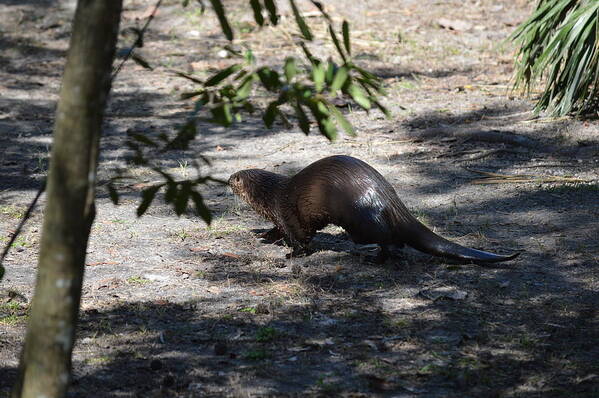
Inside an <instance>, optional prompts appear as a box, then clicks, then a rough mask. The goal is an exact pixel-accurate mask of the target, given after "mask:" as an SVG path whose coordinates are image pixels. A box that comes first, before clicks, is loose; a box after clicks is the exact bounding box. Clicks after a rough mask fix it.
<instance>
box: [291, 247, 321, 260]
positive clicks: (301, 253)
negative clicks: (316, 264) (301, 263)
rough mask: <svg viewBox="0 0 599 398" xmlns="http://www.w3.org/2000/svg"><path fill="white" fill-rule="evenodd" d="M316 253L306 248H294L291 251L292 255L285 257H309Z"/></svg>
mask: <svg viewBox="0 0 599 398" xmlns="http://www.w3.org/2000/svg"><path fill="white" fill-rule="evenodd" d="M312 253H314V250H310V249H308V248H305V247H294V248H293V250H292V251H291V253H287V254H286V255H285V257H286V258H292V257H307V256H309V255H310V254H312Z"/></svg>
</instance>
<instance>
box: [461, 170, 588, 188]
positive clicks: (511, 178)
mask: <svg viewBox="0 0 599 398" xmlns="http://www.w3.org/2000/svg"><path fill="white" fill-rule="evenodd" d="M466 170H468V171H471V172H473V173H478V174H482V175H485V176H486V177H484V178H480V179H478V180H472V181H471V182H472V183H473V184H518V183H531V182H532V183H548V182H566V183H568V182H569V183H576V182H592V181H591V180H585V179H582V178H577V177H561V176H537V175H533V174H514V175H508V174H498V173H491V172H488V171H482V170H473V169H469V168H466Z"/></svg>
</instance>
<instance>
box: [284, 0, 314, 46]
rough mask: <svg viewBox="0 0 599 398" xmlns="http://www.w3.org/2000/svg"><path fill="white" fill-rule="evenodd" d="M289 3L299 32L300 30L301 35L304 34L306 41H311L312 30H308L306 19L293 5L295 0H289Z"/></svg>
mask: <svg viewBox="0 0 599 398" xmlns="http://www.w3.org/2000/svg"><path fill="white" fill-rule="evenodd" d="M289 4H291V9H292V10H293V16H294V17H295V22H296V23H297V26H298V27H299V29H300V32H302V36H304V39H306V40H308V41H312V39H313V36H312V32H310V28H308V25H307V24H306V21H305V20H304V18H303V17H302V16H301V14H300V12H299V10H298V9H297V6H296V5H295V0H289Z"/></svg>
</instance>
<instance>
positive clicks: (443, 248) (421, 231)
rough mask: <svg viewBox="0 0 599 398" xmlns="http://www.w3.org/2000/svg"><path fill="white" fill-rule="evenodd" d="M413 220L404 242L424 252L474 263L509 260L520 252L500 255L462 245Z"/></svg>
mask: <svg viewBox="0 0 599 398" xmlns="http://www.w3.org/2000/svg"><path fill="white" fill-rule="evenodd" d="M414 221H415V222H416V224H412V225H411V227H412V228H411V229H412V231H411V232H412V233H411V234H409V236H408V237H407V238H406V243H407V244H408V245H410V246H411V247H413V248H415V249H417V250H420V251H421V252H424V253H428V254H432V255H434V256H439V257H448V258H452V259H455V260H463V261H472V262H474V263H497V262H500V261H508V260H511V259H513V258H516V257H517V256H518V255H520V253H514V254H511V255H508V256H502V255H499V254H493V253H489V252H486V251H482V250H476V249H471V248H468V247H464V246H462V245H458V244H457V243H454V242H451V241H449V240H447V239H445V238H443V237H441V236H439V235H437V234H435V233H434V232H433V231H431V230H430V229H428V228H427V227H426V226H425V225H423V224H422V223H420V222H419V221H418V220H416V219H414Z"/></svg>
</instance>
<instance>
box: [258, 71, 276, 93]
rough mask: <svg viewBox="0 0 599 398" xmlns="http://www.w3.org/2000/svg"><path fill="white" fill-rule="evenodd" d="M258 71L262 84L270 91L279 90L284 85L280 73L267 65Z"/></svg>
mask: <svg viewBox="0 0 599 398" xmlns="http://www.w3.org/2000/svg"><path fill="white" fill-rule="evenodd" d="M256 73H257V74H258V77H259V78H260V81H261V82H262V85H263V86H264V88H266V89H267V90H268V91H277V90H278V89H279V88H280V87H281V86H282V84H281V79H280V78H279V73H278V72H277V71H274V70H272V69H270V68H268V67H266V66H265V67H262V68H260V69H258V71H257V72H256Z"/></svg>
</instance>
